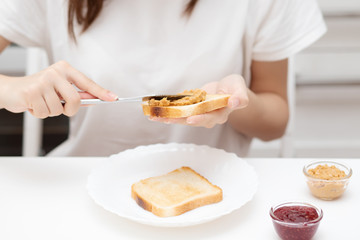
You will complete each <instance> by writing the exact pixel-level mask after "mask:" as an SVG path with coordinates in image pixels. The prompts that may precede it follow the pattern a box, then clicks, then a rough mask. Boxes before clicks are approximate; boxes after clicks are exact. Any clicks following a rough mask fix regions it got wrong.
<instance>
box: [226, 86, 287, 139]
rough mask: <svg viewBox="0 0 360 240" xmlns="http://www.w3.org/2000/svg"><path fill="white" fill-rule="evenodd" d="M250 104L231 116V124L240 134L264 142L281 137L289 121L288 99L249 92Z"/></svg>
mask: <svg viewBox="0 0 360 240" xmlns="http://www.w3.org/2000/svg"><path fill="white" fill-rule="evenodd" d="M248 97H249V104H248V106H247V107H246V108H242V109H239V110H236V111H234V112H232V113H231V115H230V116H229V123H230V124H231V126H232V127H233V128H234V129H235V130H236V131H238V132H241V133H243V134H245V135H247V136H250V137H256V138H260V139H261V140H264V141H269V140H273V139H276V138H279V137H281V136H282V135H283V134H284V132H285V129H286V125H287V122H288V119H289V110H288V104H287V101H286V99H284V98H282V97H281V96H279V95H277V94H275V93H254V92H253V91H251V90H248Z"/></svg>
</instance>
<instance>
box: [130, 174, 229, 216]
mask: <svg viewBox="0 0 360 240" xmlns="http://www.w3.org/2000/svg"><path fill="white" fill-rule="evenodd" d="M131 196H132V198H133V199H134V200H135V201H136V203H137V204H138V205H139V206H141V207H142V208H144V209H145V210H147V211H149V212H152V213H153V214H155V215H157V216H159V217H171V216H178V215H180V214H183V213H185V212H187V211H190V210H193V209H195V208H198V207H201V206H204V205H208V204H212V203H217V202H220V201H221V200H222V198H223V194H222V189H221V188H220V187H218V186H215V185H213V184H212V183H210V182H209V181H208V180H207V179H206V178H204V177H203V176H201V175H200V174H199V173H197V172H196V171H194V170H193V169H191V168H190V167H181V168H178V169H176V170H174V171H172V172H169V173H167V174H165V175H162V176H156V177H150V178H147V179H144V180H141V181H139V182H137V183H134V184H133V185H132V186H131Z"/></svg>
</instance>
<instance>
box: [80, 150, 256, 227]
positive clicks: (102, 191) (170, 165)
mask: <svg viewBox="0 0 360 240" xmlns="http://www.w3.org/2000/svg"><path fill="white" fill-rule="evenodd" d="M182 166H188V167H191V168H192V169H194V170H195V171H196V172H198V173H199V174H201V175H202V176H204V177H205V178H207V179H208V180H209V181H210V182H211V183H212V184H215V185H217V186H219V187H220V188H222V190H223V200H222V201H221V202H219V203H215V204H210V205H207V206H203V207H199V208H197V209H194V210H191V211H189V212H186V213H184V214H182V215H179V216H175V217H166V218H162V217H158V216H156V215H154V214H152V213H151V212H148V211H146V210H144V209H143V208H141V207H140V206H138V205H137V203H136V202H135V201H134V200H133V199H132V198H131V185H132V184H134V183H136V182H138V181H139V180H142V179H145V178H149V177H154V176H159V175H163V174H166V173H168V172H171V171H173V170H175V169H177V168H180V167H182ZM87 188H88V192H89V194H90V196H91V197H92V198H93V199H94V201H95V202H96V203H97V204H99V205H100V206H102V207H103V208H104V209H106V210H108V211H110V212H113V213H116V214H118V215H119V216H121V217H124V218H127V219H130V220H132V221H136V222H139V223H143V224H148V225H153V226H162V227H183V226H189V225H195V224H200V223H204V222H208V221H211V220H214V219H216V218H218V217H221V216H223V215H225V214H229V213H231V212H232V211H234V210H236V209H238V208H240V207H241V206H243V205H244V204H245V203H247V202H248V201H250V200H251V199H252V197H253V195H254V194H255V192H256V190H257V175H256V173H255V171H254V169H253V167H251V166H250V165H249V164H247V163H246V162H245V161H244V160H243V159H241V158H239V157H237V156H236V155H235V154H233V153H228V152H225V151H223V150H220V149H215V148H210V147H208V146H198V145H193V144H176V143H170V144H156V145H149V146H140V147H137V148H135V149H131V150H126V151H124V152H121V153H119V154H116V155H112V156H110V157H109V159H108V161H106V162H105V163H103V164H102V165H100V166H98V167H96V168H94V169H93V171H92V172H91V174H90V176H89V178H88V184H87Z"/></svg>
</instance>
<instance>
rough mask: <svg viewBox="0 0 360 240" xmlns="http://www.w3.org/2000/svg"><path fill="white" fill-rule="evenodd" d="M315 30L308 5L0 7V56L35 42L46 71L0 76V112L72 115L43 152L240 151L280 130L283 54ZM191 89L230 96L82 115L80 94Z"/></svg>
mask: <svg viewBox="0 0 360 240" xmlns="http://www.w3.org/2000/svg"><path fill="white" fill-rule="evenodd" d="M324 32H325V25H324V22H323V19H322V16H321V13H320V11H319V9H318V7H317V5H316V2H315V0H294V1H287V0H244V1H238V0H223V1H218V0H190V1H189V0H175V1H166V0H148V1H143V0H131V1H130V0H121V1H103V0H68V1H52V0H48V1H44V0H29V1H21V0H3V1H2V4H1V5H0V36H1V37H0V51H1V50H3V49H4V48H5V47H6V46H7V45H9V43H10V42H15V43H17V44H19V45H22V46H38V47H42V48H44V49H45V50H46V52H47V54H48V56H49V61H50V62H51V63H52V65H51V66H50V67H49V68H47V69H44V70H43V71H41V72H39V73H37V74H35V75H33V76H26V77H17V78H14V77H8V76H0V84H1V89H0V108H5V109H8V110H9V111H12V112H23V111H26V110H28V111H30V112H31V113H32V114H33V115H34V116H36V117H39V118H45V117H49V116H57V115H60V114H65V115H67V116H72V117H71V120H70V133H69V139H68V140H67V141H65V142H64V143H63V144H62V145H61V146H59V147H58V148H57V149H55V150H54V151H53V152H52V153H51V155H66V156H68V155H72V156H106V155H110V154H113V153H117V152H119V151H122V150H124V149H127V148H132V147H135V146H138V145H147V144H153V143H166V142H188V143H196V144H206V145H209V146H213V147H218V148H223V149H225V150H227V151H231V152H235V153H236V154H238V155H239V156H245V155H246V153H247V150H248V147H249V144H250V140H251V138H253V137H257V138H260V139H263V140H272V139H275V138H278V137H281V136H282V134H283V133H284V131H285V129H286V124H287V121H288V104H287V93H286V80H287V59H288V58H289V57H290V56H292V55H293V54H295V53H297V52H299V51H300V50H302V49H303V48H305V47H307V46H308V45H309V44H311V43H312V42H314V41H315V40H317V39H318V38H319V37H320V36H321V35H322V34H323V33H324ZM90 79H92V80H90ZM74 86H75V87H76V88H78V89H76V88H75V87H74ZM199 87H202V88H203V89H205V90H206V91H207V92H208V93H228V94H231V95H232V96H231V97H230V99H229V102H228V107H227V108H225V109H222V110H218V111H214V112H211V113H207V114H203V115H198V116H193V117H189V118H186V119H156V118H152V119H150V120H153V121H148V120H147V119H146V118H145V117H144V116H143V115H142V111H141V107H140V104H107V105H99V106H91V107H81V108H79V105H80V98H88V97H92V96H95V97H97V98H100V99H103V100H106V101H113V100H114V99H115V98H116V96H121V97H128V96H137V95H142V94H149V93H177V92H181V91H183V90H185V89H195V88H199ZM79 89H80V90H82V91H85V92H87V93H89V94H79V93H78V90H79ZM106 89H110V90H111V92H110V91H108V90H106ZM90 94H91V95H90ZM60 99H65V101H66V104H65V105H64V106H63V105H62V104H61V103H60ZM163 122H165V123H171V124H167V125H164V124H162V123H163Z"/></svg>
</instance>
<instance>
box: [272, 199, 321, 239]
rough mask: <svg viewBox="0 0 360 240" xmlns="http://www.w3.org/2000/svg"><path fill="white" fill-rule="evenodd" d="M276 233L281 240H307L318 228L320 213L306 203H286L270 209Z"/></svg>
mask: <svg viewBox="0 0 360 240" xmlns="http://www.w3.org/2000/svg"><path fill="white" fill-rule="evenodd" d="M270 215H271V217H272V219H273V224H274V227H275V230H276V232H277V233H278V235H279V236H280V237H281V239H283V240H309V239H311V238H312V237H313V236H314V234H315V233H316V230H317V228H318V226H319V223H320V220H321V218H322V211H321V210H319V209H317V208H316V207H314V206H312V205H310V204H306V203H286V204H281V205H279V206H277V207H275V208H274V207H273V208H271V211H270Z"/></svg>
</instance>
